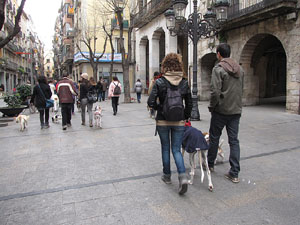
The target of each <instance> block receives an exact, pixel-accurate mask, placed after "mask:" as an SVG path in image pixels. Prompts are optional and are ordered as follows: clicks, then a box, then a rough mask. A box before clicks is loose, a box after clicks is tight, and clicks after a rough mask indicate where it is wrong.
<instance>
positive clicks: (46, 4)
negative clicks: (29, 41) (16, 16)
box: [24, 0, 62, 50]
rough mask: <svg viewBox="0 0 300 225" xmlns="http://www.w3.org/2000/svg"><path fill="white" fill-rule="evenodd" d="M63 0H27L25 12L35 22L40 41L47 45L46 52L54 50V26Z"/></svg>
mask: <svg viewBox="0 0 300 225" xmlns="http://www.w3.org/2000/svg"><path fill="white" fill-rule="evenodd" d="M61 1H62V0H26V3H25V7H24V9H25V12H26V13H27V14H29V15H30V16H31V18H32V20H33V23H34V26H35V28H36V32H37V34H38V37H39V39H40V40H41V41H42V42H43V43H44V44H45V50H51V49H52V40H53V35H54V24H55V20H56V17H57V16H58V9H59V7H60V5H61Z"/></svg>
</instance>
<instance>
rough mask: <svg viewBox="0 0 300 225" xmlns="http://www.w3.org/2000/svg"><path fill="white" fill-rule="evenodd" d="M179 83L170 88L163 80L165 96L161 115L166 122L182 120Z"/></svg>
mask: <svg viewBox="0 0 300 225" xmlns="http://www.w3.org/2000/svg"><path fill="white" fill-rule="evenodd" d="M181 82H182V81H181ZM181 82H180V83H179V85H178V86H171V85H170V83H169V82H168V81H167V80H165V84H166V86H167V94H166V97H165V100H164V103H163V111H162V113H163V115H164V117H165V119H166V120H167V121H181V120H183V119H184V106H183V99H182V96H181V91H180V87H181Z"/></svg>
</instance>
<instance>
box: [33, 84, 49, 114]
mask: <svg viewBox="0 0 300 225" xmlns="http://www.w3.org/2000/svg"><path fill="white" fill-rule="evenodd" d="M39 86H40V88H39ZM42 91H43V93H44V95H45V98H46V99H50V98H51V96H52V92H51V89H50V86H49V85H48V84H44V83H41V84H39V85H36V86H35V87H34V88H33V93H32V96H31V100H30V102H31V103H34V105H35V107H36V108H38V109H42V108H46V100H45V98H44V96H43V95H42Z"/></svg>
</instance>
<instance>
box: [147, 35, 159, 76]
mask: <svg viewBox="0 0 300 225" xmlns="http://www.w3.org/2000/svg"><path fill="white" fill-rule="evenodd" d="M159 39H160V33H154V34H153V36H152V39H150V41H149V80H151V78H152V77H153V74H154V72H155V71H159V63H160V62H159Z"/></svg>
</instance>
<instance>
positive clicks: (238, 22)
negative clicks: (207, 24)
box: [222, 0, 297, 31]
mask: <svg viewBox="0 0 300 225" xmlns="http://www.w3.org/2000/svg"><path fill="white" fill-rule="evenodd" d="M296 7H297V0H255V1H249V0H232V3H231V6H230V7H229V10H228V20H227V22H226V23H225V24H224V25H223V26H222V30H224V31H226V30H231V29H235V28H238V27H242V26H246V25H249V24H253V23H257V22H259V21H263V20H266V19H269V18H272V17H276V16H280V15H285V14H288V13H291V12H294V11H295V10H296Z"/></svg>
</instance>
